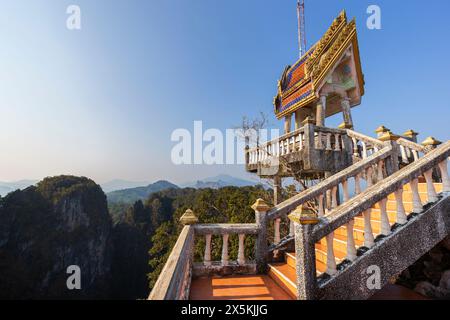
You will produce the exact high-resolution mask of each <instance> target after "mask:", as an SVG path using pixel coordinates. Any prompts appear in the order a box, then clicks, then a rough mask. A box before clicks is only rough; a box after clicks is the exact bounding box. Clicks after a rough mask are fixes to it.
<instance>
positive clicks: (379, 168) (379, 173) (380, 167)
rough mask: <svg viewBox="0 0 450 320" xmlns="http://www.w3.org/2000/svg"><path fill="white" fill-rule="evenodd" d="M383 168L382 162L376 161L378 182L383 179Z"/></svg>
mask: <svg viewBox="0 0 450 320" xmlns="http://www.w3.org/2000/svg"><path fill="white" fill-rule="evenodd" d="M383 166H384V161H383V160H380V161H378V166H377V170H378V171H377V179H378V181H381V180H383V179H384V173H383Z"/></svg>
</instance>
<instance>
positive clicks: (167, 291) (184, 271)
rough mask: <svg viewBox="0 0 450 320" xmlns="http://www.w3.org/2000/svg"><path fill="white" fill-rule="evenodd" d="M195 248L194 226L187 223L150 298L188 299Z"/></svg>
mask: <svg viewBox="0 0 450 320" xmlns="http://www.w3.org/2000/svg"><path fill="white" fill-rule="evenodd" d="M193 248H194V228H193V227H192V226H189V225H186V226H184V227H183V230H182V231H181V233H180V235H179V237H178V239H177V242H176V243H175V246H174V247H173V249H172V251H171V253H170V255H169V258H168V259H167V261H166V263H165V264H164V267H163V269H162V271H161V273H160V274H159V277H158V280H157V281H156V283H155V285H154V286H153V289H152V291H151V292H150V295H149V297H148V299H149V300H187V299H188V298H189V291H190V282H191V278H192V264H193Z"/></svg>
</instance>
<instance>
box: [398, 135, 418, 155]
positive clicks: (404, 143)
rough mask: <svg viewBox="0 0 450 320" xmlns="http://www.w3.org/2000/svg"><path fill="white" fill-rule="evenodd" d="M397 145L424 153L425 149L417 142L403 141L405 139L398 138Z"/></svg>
mask: <svg viewBox="0 0 450 320" xmlns="http://www.w3.org/2000/svg"><path fill="white" fill-rule="evenodd" d="M397 143H398V144H399V145H402V146H404V147H407V148H410V149H412V150H415V151H418V152H422V153H425V147H424V146H423V145H421V144H419V143H417V142H414V141H411V140H408V139H405V138H399V139H398V140H397Z"/></svg>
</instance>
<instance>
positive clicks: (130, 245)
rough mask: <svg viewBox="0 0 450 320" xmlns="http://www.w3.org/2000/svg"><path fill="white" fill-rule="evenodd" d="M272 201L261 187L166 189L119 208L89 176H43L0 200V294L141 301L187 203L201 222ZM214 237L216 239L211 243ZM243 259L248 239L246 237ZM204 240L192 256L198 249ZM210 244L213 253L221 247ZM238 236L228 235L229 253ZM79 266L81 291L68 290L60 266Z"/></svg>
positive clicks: (250, 217) (226, 218)
mask: <svg viewBox="0 0 450 320" xmlns="http://www.w3.org/2000/svg"><path fill="white" fill-rule="evenodd" d="M260 197H262V198H265V199H267V200H269V199H270V194H269V192H268V191H266V190H265V189H264V188H262V187H241V188H238V187H225V188H221V189H193V188H184V189H179V188H178V189H176V188H173V189H166V190H163V191H159V192H155V193H152V194H151V195H150V196H149V197H148V198H147V199H145V200H144V201H141V200H138V201H136V202H135V203H134V204H132V205H129V206H126V205H124V206H122V207H120V208H119V209H118V211H117V216H116V217H115V221H116V222H115V223H113V221H112V219H111V216H110V214H109V213H108V209H107V204H106V196H105V194H104V193H103V191H102V189H101V188H100V186H99V185H97V184H96V183H95V182H93V181H92V180H90V179H88V178H84V177H81V178H80V177H73V176H59V177H53V178H46V179H44V180H43V181H41V182H39V183H38V184H37V186H32V187H29V188H27V189H25V190H23V191H20V190H19V191H15V192H12V193H10V194H8V195H7V196H6V197H4V198H0V298H3V299H48V298H59V299H80V298H83V299H84V298H89V299H90V298H93V299H103V298H112V299H142V298H144V299H145V298H146V297H147V296H148V294H149V292H150V288H151V286H152V285H153V284H154V282H155V280H156V278H157V276H158V275H159V273H160V271H161V269H162V267H163V266H164V263H165V261H166V259H167V257H168V255H169V253H170V251H171V248H172V246H173V244H174V243H175V241H176V239H177V237H178V233H179V232H180V230H181V225H180V223H179V218H180V216H181V215H182V214H183V213H184V211H185V210H186V209H188V208H192V209H193V210H194V212H195V213H196V214H197V215H198V217H199V219H200V222H253V221H254V212H253V210H252V209H251V208H250V206H251V205H252V204H253V203H254V201H255V200H256V199H257V198H260ZM217 241H220V239H218V238H217V239H214V243H216V242H217ZM247 241H248V242H247V250H248V254H249V256H251V255H252V250H253V242H252V241H253V240H252V239H251V238H250V237H249V238H248V240H247ZM201 246H202V240H200V241H199V242H198V244H197V249H196V257H197V258H199V257H200V255H201V254H202V252H201V251H202V248H201ZM219 247H220V246H219V245H218V243H216V245H214V244H213V248H214V249H213V252H212V253H213V256H215V257H218V256H219V255H220V252H218V251H217V250H218V249H217V248H219ZM236 254H237V239H234V238H230V256H231V257H234V256H235V255H236ZM69 265H78V266H79V267H80V269H81V279H82V281H81V287H82V288H81V290H68V289H67V286H66V280H67V278H68V276H69V275H68V274H67V272H66V269H67V267H68V266H69Z"/></svg>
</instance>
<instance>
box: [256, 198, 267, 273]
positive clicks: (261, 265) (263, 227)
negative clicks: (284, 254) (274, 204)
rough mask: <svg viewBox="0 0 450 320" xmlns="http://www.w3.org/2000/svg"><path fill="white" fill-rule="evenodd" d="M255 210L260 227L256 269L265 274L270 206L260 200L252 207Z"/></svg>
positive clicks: (257, 223)
mask: <svg viewBox="0 0 450 320" xmlns="http://www.w3.org/2000/svg"><path fill="white" fill-rule="evenodd" d="M252 209H253V210H255V222H256V225H257V227H258V236H257V239H256V253H255V255H256V268H257V272H258V273H265V272H266V269H267V253H268V246H267V216H266V214H267V211H269V209H270V207H269V205H268V204H267V203H266V202H265V201H264V200H263V199H258V200H256V202H255V203H254V204H253V205H252Z"/></svg>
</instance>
